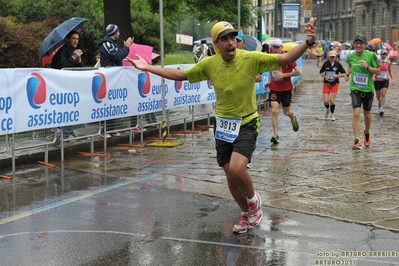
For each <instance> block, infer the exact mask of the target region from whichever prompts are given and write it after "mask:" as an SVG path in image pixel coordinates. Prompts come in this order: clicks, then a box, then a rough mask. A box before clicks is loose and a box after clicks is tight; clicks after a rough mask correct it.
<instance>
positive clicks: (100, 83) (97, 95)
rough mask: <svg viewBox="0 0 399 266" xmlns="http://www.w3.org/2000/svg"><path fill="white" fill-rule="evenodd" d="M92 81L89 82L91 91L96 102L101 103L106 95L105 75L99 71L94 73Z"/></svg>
mask: <svg viewBox="0 0 399 266" xmlns="http://www.w3.org/2000/svg"><path fill="white" fill-rule="evenodd" d="M94 74H96V75H95V76H93V81H92V83H91V93H92V95H93V99H94V101H95V102H96V103H101V102H102V100H103V99H104V98H105V96H106V95H107V86H106V79H105V75H104V74H103V73H100V72H96V73H94Z"/></svg>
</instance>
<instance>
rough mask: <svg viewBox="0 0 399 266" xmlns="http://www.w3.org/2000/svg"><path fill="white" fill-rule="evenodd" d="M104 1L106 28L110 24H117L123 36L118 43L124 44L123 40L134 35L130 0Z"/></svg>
mask: <svg viewBox="0 0 399 266" xmlns="http://www.w3.org/2000/svg"><path fill="white" fill-rule="evenodd" d="M103 1H104V30H105V27H106V26H107V25H108V24H111V23H112V24H116V25H118V27H119V30H120V32H121V36H120V38H119V40H118V45H119V46H123V41H124V40H126V39H127V38H128V37H132V36H133V31H132V26H131V24H130V22H131V17H130V0H118V2H117V4H116V2H115V0H103Z"/></svg>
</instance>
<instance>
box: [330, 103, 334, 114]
mask: <svg viewBox="0 0 399 266" xmlns="http://www.w3.org/2000/svg"><path fill="white" fill-rule="evenodd" d="M330 110H331V113H332V114H333V113H334V111H335V104H331V106H330Z"/></svg>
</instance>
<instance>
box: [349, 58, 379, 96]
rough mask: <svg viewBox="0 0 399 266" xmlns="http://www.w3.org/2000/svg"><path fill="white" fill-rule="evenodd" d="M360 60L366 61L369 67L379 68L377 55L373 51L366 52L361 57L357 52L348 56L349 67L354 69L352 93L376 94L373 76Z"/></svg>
mask: <svg viewBox="0 0 399 266" xmlns="http://www.w3.org/2000/svg"><path fill="white" fill-rule="evenodd" d="M359 60H364V61H366V63H367V65H369V66H370V67H373V68H376V67H379V64H378V58H377V55H376V54H375V53H373V52H371V51H367V50H365V51H364V52H363V54H362V55H361V56H359V55H357V53H356V52H354V53H350V54H349V55H348V65H349V66H350V67H351V68H352V73H351V76H350V85H349V88H350V89H351V90H352V91H362V92H374V80H373V74H372V73H371V72H370V71H369V70H367V69H365V68H364V67H362V66H361V65H360V63H359Z"/></svg>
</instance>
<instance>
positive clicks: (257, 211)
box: [248, 192, 263, 227]
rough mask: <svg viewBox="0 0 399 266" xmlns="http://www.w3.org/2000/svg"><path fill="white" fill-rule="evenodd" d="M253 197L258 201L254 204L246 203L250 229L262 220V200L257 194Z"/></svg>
mask: <svg viewBox="0 0 399 266" xmlns="http://www.w3.org/2000/svg"><path fill="white" fill-rule="evenodd" d="M255 195H256V196H257V198H258V199H257V200H256V201H255V202H254V203H252V202H248V222H249V225H250V226H251V227H252V226H257V225H258V224H259V223H260V221H261V220H262V218H263V212H262V199H261V197H260V195H259V194H258V192H255Z"/></svg>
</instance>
